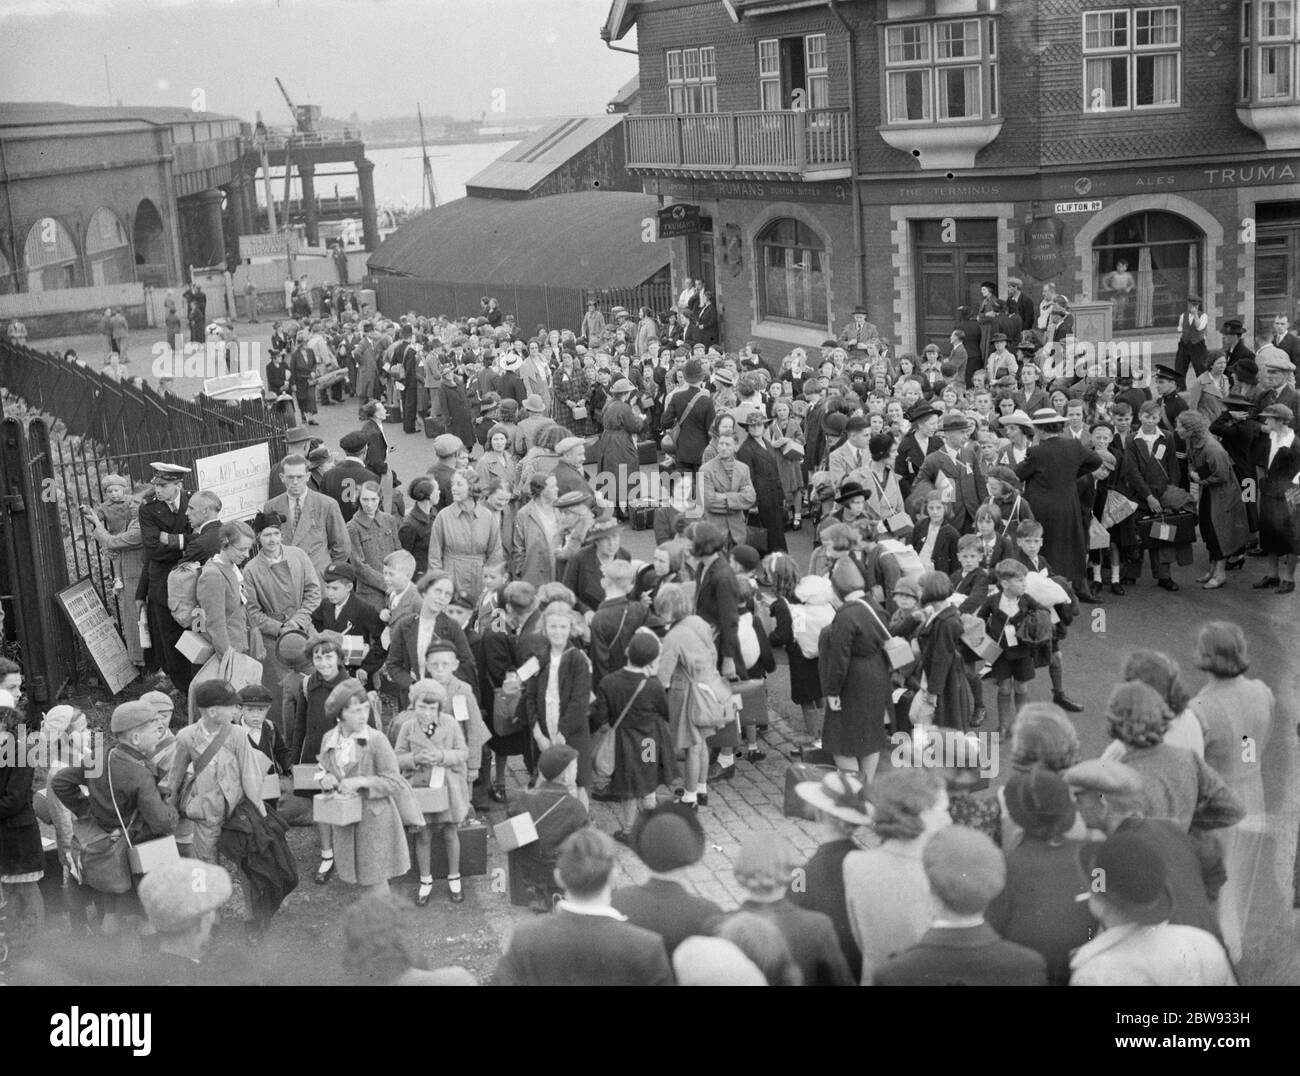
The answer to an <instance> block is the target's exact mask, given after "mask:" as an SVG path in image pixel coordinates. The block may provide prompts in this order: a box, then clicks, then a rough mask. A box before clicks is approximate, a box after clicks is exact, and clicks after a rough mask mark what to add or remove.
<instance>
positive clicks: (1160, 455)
mask: <svg viewBox="0 0 1300 1076" xmlns="http://www.w3.org/2000/svg"><path fill="white" fill-rule="evenodd" d="M1155 457H1156V459H1158V460H1162V459H1164V458H1165V446H1164V445H1156V451H1155Z"/></svg>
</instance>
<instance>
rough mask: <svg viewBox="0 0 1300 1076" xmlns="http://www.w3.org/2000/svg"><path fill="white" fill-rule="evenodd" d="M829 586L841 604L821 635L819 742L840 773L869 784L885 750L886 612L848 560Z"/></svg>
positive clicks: (887, 693) (837, 565) (840, 564)
mask: <svg viewBox="0 0 1300 1076" xmlns="http://www.w3.org/2000/svg"><path fill="white" fill-rule="evenodd" d="M831 585H832V586H833V587H834V588H835V593H836V594H837V595H838V596H839V598H840V600H841V601H842V602H843V603H844V604H843V605H842V606H841V607H840V609H839V611H838V612H836V614H835V619H834V620H832V621H831V626H830V627H829V628H827V629H826V630H825V631H824V632H822V637H821V645H820V655H819V656H820V663H821V674H822V691H823V693H824V695H825V696H826V724H825V727H824V728H823V731H822V742H823V743H824V744H825V747H826V750H827V751H829V752H830V753H831V754H832V755H834V756H835V764H836V766H838V767H839V768H840V769H841V770H848V771H852V770H856V771H857V772H858V774H859V776H860V777H861V778H862V780H863V781H865V782H866V783H867V784H870V783H871V780H872V778H874V777H875V774H876V766H877V764H878V763H879V761H880V752H881V751H882V750H884V749H885V748H886V747H888V746H889V736H888V735H887V734H886V732H885V711H886V707H887V704H888V703H889V697H890V686H891V685H890V670H889V662H888V660H887V659H886V658H885V650H884V645H885V640H886V639H887V638H888V637H889V632H888V631H887V630H886V629H885V614H884V611H883V610H882V609H881V608H880V607H879V606H878V605H876V603H875V602H874V601H872V600H871V599H870V598H869V597H867V595H866V594H865V593H864V592H863V588H864V587H865V586H866V583H865V581H864V580H863V578H862V573H861V572H860V571H858V568H857V565H855V564H854V563H853V562H852V561H850V560H849V559H848V558H847V557H846V558H843V559H841V560H838V561H836V563H835V567H834V568H833V569H831Z"/></svg>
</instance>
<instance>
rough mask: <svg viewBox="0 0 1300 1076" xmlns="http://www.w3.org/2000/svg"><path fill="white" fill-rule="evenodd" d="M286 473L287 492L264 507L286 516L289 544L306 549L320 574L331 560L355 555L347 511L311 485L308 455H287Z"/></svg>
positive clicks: (273, 498)
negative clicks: (309, 483)
mask: <svg viewBox="0 0 1300 1076" xmlns="http://www.w3.org/2000/svg"><path fill="white" fill-rule="evenodd" d="M282 474H283V477H284V489H285V491H284V493H282V494H281V495H280V496H279V497H272V498H271V499H270V500H269V501H267V502H266V504H265V506H264V507H263V509H262V510H263V511H264V512H277V513H279V515H280V516H282V517H283V518H284V520H285V524H284V542H285V544H286V545H292V546H297V547H298V548H299V549H301V550H302V551H303V552H304V553H306V554H307V556H308V557H310V558H311V562H312V565H313V566H314V567H315V569H316V572H317V574H319V573H321V572H323V571H324V570H325V569H326V568H327V567H328V566H329V565H330V564H338V563H341V562H343V561H346V560H347V559H348V557H349V556H351V555H352V541H351V539H350V538H348V528H347V524H345V523H344V522H343V513H342V512H341V511H339V506H338V505H337V504H335V503H334V501H332V500H330V498H328V497H326V496H325V495H324V494H323V493H317V492H316V491H315V490H312V489H308V488H307V460H306V458H305V457H303V456H298V455H293V456H286V457H285V460H284V467H283V470H282Z"/></svg>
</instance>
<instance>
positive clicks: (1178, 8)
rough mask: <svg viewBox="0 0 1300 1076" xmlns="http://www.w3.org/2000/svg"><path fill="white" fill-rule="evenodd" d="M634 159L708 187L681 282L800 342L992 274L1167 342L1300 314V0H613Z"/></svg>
mask: <svg viewBox="0 0 1300 1076" xmlns="http://www.w3.org/2000/svg"><path fill="white" fill-rule="evenodd" d="M633 26H635V27H636V30H637V46H638V52H639V58H640V111H641V115H639V116H629V117H627V119H626V120H625V123H624V129H625V131H626V136H627V162H628V168H629V169H630V170H631V171H633V172H634V173H635V174H637V175H639V176H640V177H641V178H642V181H643V183H644V189H645V191H646V192H647V193H650V194H656V195H659V196H660V197H661V199H662V200H663V201H664V202H665V204H667V203H671V202H689V203H693V204H698V205H699V206H700V210H701V213H700V215H701V218H702V222H703V223H702V231H701V232H700V233H699V234H698V235H692V236H688V237H685V238H678V239H673V240H671V241H670V242H671V244H672V267H673V278H674V284H675V285H677V284H679V283H680V281H681V279H682V278H684V277H687V276H689V277H692V278H695V277H702V278H704V279H705V280H706V281H708V282H710V283H712V284H713V285H715V291H716V295H717V299H718V305H719V309H720V311H721V312H722V315H723V325H724V339H725V342H726V344H727V346H728V347H729V348H732V349H734V348H736V347H737V346H739V345H740V344H741V343H743V342H744V341H745V340H747V339H757V340H762V341H765V342H767V343H768V344H769V347H770V348H771V349H775V350H777V351H778V353H784V352H785V351H786V350H788V349H789V348H790V347H791V346H793V345H794V344H804V345H808V344H818V343H820V342H821V341H822V340H823V339H824V338H825V337H826V336H827V335H828V334H833V332H835V331H837V330H839V329H840V328H842V327H843V326H844V325H845V324H846V323H847V322H848V321H850V320H851V312H852V310H853V307H854V305H855V304H856V303H859V302H861V303H863V304H864V305H865V306H866V307H867V308H868V310H869V317H870V320H871V321H873V322H874V323H876V324H877V325H878V327H879V329H880V332H881V335H882V336H884V337H885V338H886V339H889V340H891V341H892V342H893V343H894V345H895V348H896V350H899V351H911V350H917V349H919V347H921V346H923V345H924V343H925V342H927V341H930V340H935V341H940V340H945V339H946V337H947V335H948V332H949V330H950V329H951V327H952V325H953V320H954V312H955V310H956V308H957V307H958V306H960V305H973V306H977V305H978V299H979V284H980V282H981V281H983V280H995V281H996V282H997V284H998V294H999V295H1005V294H1006V284H1007V279H1008V278H1009V277H1019V278H1021V279H1022V280H1023V281H1024V288H1025V292H1026V293H1027V294H1028V295H1029V296H1030V297H1031V298H1033V299H1034V300H1037V299H1038V297H1039V295H1040V294H1041V291H1042V286H1043V285H1044V284H1045V283H1047V282H1051V283H1052V284H1054V285H1055V286H1056V288H1057V289H1058V290H1059V291H1060V292H1062V293H1064V294H1065V295H1067V296H1069V297H1070V298H1071V300H1073V302H1074V305H1075V308H1076V311H1077V313H1078V323H1079V331H1080V335H1081V336H1085V337H1086V338H1091V339H1116V338H1119V339H1127V340H1130V341H1133V342H1135V343H1149V344H1150V345H1151V348H1152V351H1153V352H1154V354H1155V355H1157V356H1160V355H1167V354H1171V353H1172V352H1173V350H1174V347H1175V345H1176V340H1177V330H1176V326H1177V319H1178V315H1179V313H1180V312H1181V311H1182V310H1183V309H1184V303H1185V300H1186V296H1187V295H1188V294H1189V293H1192V292H1195V293H1197V294H1199V295H1201V296H1203V298H1204V303H1205V309H1206V311H1207V312H1209V314H1210V315H1211V320H1212V328H1213V330H1214V331H1213V332H1212V333H1211V335H1210V341H1209V342H1210V344H1211V345H1212V346H1213V345H1217V344H1218V343H1219V342H1220V338H1219V334H1218V331H1217V330H1218V326H1219V325H1220V324H1221V323H1222V321H1223V320H1224V319H1225V318H1227V317H1234V316H1235V317H1240V318H1242V320H1243V321H1245V322H1246V323H1247V325H1248V326H1249V327H1252V328H1254V329H1255V330H1256V331H1257V332H1259V331H1264V330H1266V326H1267V325H1268V323H1269V322H1270V321H1271V317H1272V315H1273V314H1274V313H1277V312H1284V313H1287V314H1288V315H1290V316H1291V317H1292V318H1293V319H1295V318H1296V314H1297V310H1296V298H1297V294H1298V293H1300V92H1298V89H1297V87H1298V86H1300V0H1275V2H1259V0H1255V2H1239V0H1232V2H1227V0H1225V2H1210V0H1200V2H1190V0H1184V2H1182V3H1164V4H1152V3H1137V4H1133V3H1128V4H1125V3H1120V2H1117V0H1110V2H1102V0H1038V2H1033V0H1001V2H999V0H615V2H614V3H613V6H612V8H611V9H610V12H609V17H608V20H607V23H606V25H605V27H604V28H603V29H602V31H601V33H602V36H603V37H605V38H606V40H607V41H617V40H620V39H622V38H623V37H624V36H625V35H626V34H627V33H628V32H629V31H630V30H631V29H632V27H633Z"/></svg>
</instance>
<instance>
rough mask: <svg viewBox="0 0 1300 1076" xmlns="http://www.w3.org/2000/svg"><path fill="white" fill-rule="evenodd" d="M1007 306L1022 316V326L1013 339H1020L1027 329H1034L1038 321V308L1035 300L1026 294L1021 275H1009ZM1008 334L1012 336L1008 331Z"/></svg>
mask: <svg viewBox="0 0 1300 1076" xmlns="http://www.w3.org/2000/svg"><path fill="white" fill-rule="evenodd" d="M1007 307H1008V308H1009V311H1010V312H1014V313H1015V314H1016V315H1018V316H1019V318H1020V327H1019V328H1018V329H1017V330H1016V335H1015V336H1014V337H1012V339H1019V337H1020V334H1021V333H1022V332H1023V331H1024V330H1025V329H1032V328H1033V327H1034V325H1035V324H1036V323H1037V321H1038V310H1037V308H1036V307H1035V306H1034V301H1033V300H1032V299H1031V298H1029V296H1028V295H1026V294H1025V292H1024V287H1023V283H1022V281H1021V280H1020V278H1019V277H1014V276H1009V277H1007ZM1007 335H1008V336H1011V333H1010V332H1008V333H1007Z"/></svg>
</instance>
